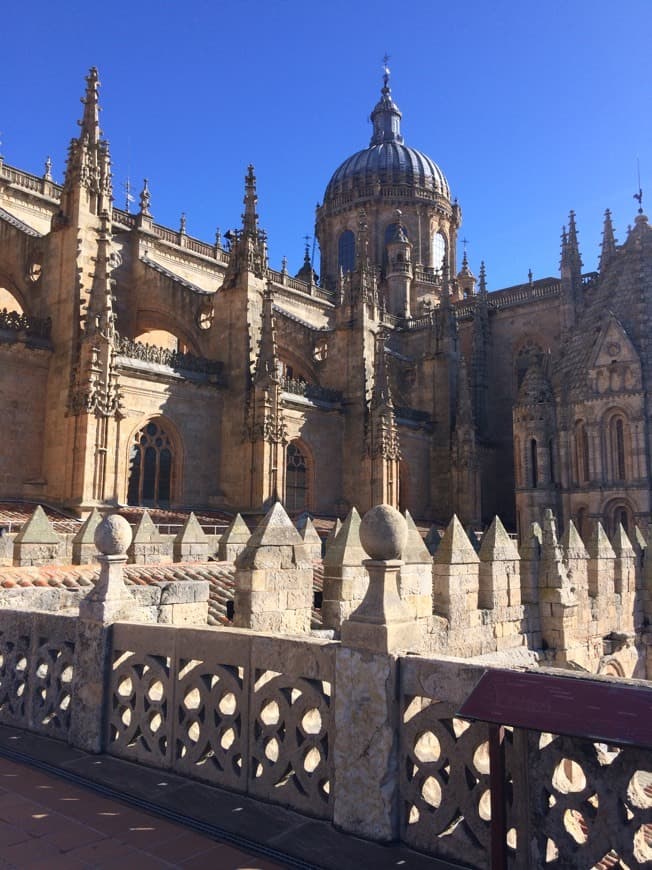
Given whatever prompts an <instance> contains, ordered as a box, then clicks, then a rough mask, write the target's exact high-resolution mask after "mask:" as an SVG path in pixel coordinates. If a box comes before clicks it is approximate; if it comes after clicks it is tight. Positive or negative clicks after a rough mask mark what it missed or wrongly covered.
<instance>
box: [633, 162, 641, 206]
mask: <svg viewBox="0 0 652 870" xmlns="http://www.w3.org/2000/svg"><path fill="white" fill-rule="evenodd" d="M636 173H637V176H638V193H635V194H634V199H635V200H637V201H638V213H639V214H643V188H642V187H641V161H640V160H639V159H638V157H637V158H636Z"/></svg>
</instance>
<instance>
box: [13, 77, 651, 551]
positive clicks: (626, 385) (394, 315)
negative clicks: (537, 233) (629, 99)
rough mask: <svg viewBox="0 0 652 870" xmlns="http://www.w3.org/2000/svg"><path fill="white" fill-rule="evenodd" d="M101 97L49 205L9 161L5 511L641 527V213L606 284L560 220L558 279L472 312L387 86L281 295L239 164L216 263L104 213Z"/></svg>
mask: <svg viewBox="0 0 652 870" xmlns="http://www.w3.org/2000/svg"><path fill="white" fill-rule="evenodd" d="M98 88H99V80H98V74H97V71H96V70H95V69H92V70H91V71H90V73H89V75H88V77H87V87H86V93H85V97H84V100H83V103H84V111H83V118H82V120H81V122H80V130H79V134H78V136H77V137H76V138H73V139H72V141H71V143H70V147H69V152H68V160H67V166H66V171H65V178H64V182H63V185H59V184H57V183H55V182H54V180H53V178H52V175H51V172H50V165H49V162H48V164H46V168H45V173H44V174H43V175H42V176H37V175H33V174H30V173H28V172H25V171H22V170H20V169H18V168H15V167H12V166H9V165H7V164H5V163H3V162H2V161H1V159H0V407H1V408H2V418H3V449H2V451H1V452H0V497H17V498H31V499H37V500H40V501H47V502H50V503H53V504H60V505H63V506H65V507H67V508H69V509H72V510H74V511H76V512H77V513H79V514H85V513H87V512H88V511H89V510H91V509H92V508H93V507H96V506H99V507H109V506H115V505H123V504H142V505H148V506H160V507H167V506H172V507H174V506H184V507H194V508H200V507H204V508H207V507H215V508H225V509H229V510H240V511H243V510H244V511H257V510H260V509H261V508H263V507H265V506H268V505H269V504H270V503H271V502H273V501H275V500H277V499H280V500H282V501H283V502H284V504H285V506H286V508H287V509H288V511H290V512H291V513H292V512H294V513H297V512H300V511H303V510H306V509H307V510H310V511H312V512H315V513H321V514H330V515H335V514H338V515H340V516H343V515H344V514H345V513H346V512H347V510H348V509H349V507H350V506H353V505H355V506H356V507H357V508H358V509H359V510H366V509H368V508H369V507H371V506H372V505H374V504H378V503H381V502H386V503H389V504H392V505H395V506H397V507H400V508H401V509H406V508H407V509H409V510H410V512H411V513H412V514H413V515H414V516H415V517H418V518H422V519H424V520H429V521H435V522H437V521H439V522H441V523H445V522H447V521H448V520H449V518H450V516H451V514H452V513H454V512H455V513H457V515H458V516H459V517H460V518H461V520H462V522H463V523H465V524H466V525H472V526H474V527H481V526H483V525H486V524H487V523H488V521H490V518H491V517H492V516H493V515H494V514H499V515H500V516H501V517H502V518H503V520H504V522H505V524H506V525H508V526H512V527H513V528H518V529H520V530H524V529H526V528H528V527H529V524H530V523H531V522H532V521H534V520H537V521H540V520H541V518H542V516H543V514H544V511H545V510H546V509H547V508H552V509H553V511H554V512H555V513H556V514H557V516H558V517H559V518H560V520H561V523H562V525H563V524H564V523H565V522H567V520H568V519H570V518H572V519H574V521H575V522H576V525H577V526H578V528H579V529H580V531H581V533H582V534H583V535H585V536H586V535H588V534H589V532H590V528H591V524H592V523H594V522H595V521H596V520H598V519H599V520H600V521H602V522H603V524H604V525H605V527H606V528H607V529H608V530H609V531H610V532H612V533H614V532H615V531H616V529H617V527H618V524H619V523H622V524H623V525H624V526H625V528H626V529H627V530H628V531H629V532H630V533H631V532H633V530H634V526H635V525H639V526H646V525H647V521H648V517H649V513H650V456H651V451H652V441H651V439H652V425H651V424H652V420H651V415H652V402H650V401H648V391H649V389H650V384H651V379H652V337H651V334H650V318H651V316H652V230H651V229H650V227H649V225H648V222H647V218H646V217H645V215H644V214H643V213H642V212H641V211H639V214H638V215H637V216H636V218H635V222H634V225H633V227H632V228H630V229H629V230H628V233H627V236H626V238H625V241H624V242H623V243H622V244H618V243H617V242H616V239H615V237H614V230H613V227H612V224H611V219H610V216H609V213H608V212H607V215H606V218H605V226H604V236H603V243H602V253H601V257H600V264H599V271H598V272H595V273H589V274H585V273H583V271H582V261H581V257H580V251H579V246H578V237H577V229H576V225H575V217H574V215H573V214H572V213H571V217H570V221H569V224H568V226H567V229H566V230H565V231H564V234H563V239H562V257H561V276H560V277H559V278H548V279H543V280H536V281H533V280H530V281H529V282H528V283H526V284H522V285H518V286H514V287H510V288H507V289H504V290H498V291H494V292H488V289H487V281H486V276H485V273H484V267H482V268H481V270H480V273H479V275H478V277H477V279H476V277H475V276H474V275H473V274H472V272H471V270H470V268H469V264H468V261H467V258H466V255H465V256H464V257H463V259H462V262H461V263H459V264H458V262H457V253H456V252H457V248H458V232H459V229H460V225H461V222H462V212H461V208H460V206H459V205H458V203H457V201H456V200H455V199H454V198H453V197H452V195H451V192H450V189H449V185H448V182H447V180H446V178H445V176H444V174H443V172H442V171H441V169H440V168H439V167H438V166H437V165H436V164H435V163H434V162H433V161H432V160H431V159H430V158H429V157H427V156H426V155H425V154H423V153H421V152H420V151H417V150H415V149H414V148H412V147H410V146H408V145H406V144H405V142H404V140H403V136H402V134H401V112H400V110H399V109H398V107H397V105H396V103H395V102H394V101H393V98H392V95H391V91H390V86H389V77H388V74H386V75H385V78H384V82H383V87H382V90H381V96H380V100H379V101H378V103H377V104H376V106H375V107H374V109H373V112H372V115H371V121H372V124H373V133H372V138H371V142H370V144H369V146H368V147H366V148H363V149H362V150H360V151H359V152H358V153H356V154H354V155H353V156H352V157H349V158H348V159H347V160H345V161H344V162H343V163H342V164H341V166H340V167H339V168H338V169H336V171H335V172H334V174H333V176H332V178H331V180H330V182H329V184H328V186H327V188H326V191H325V193H324V195H323V201H322V203H321V204H320V205H319V206H318V208H317V214H316V229H315V233H316V237H317V239H318V242H319V246H320V251H321V275H320V276H317V274H316V273H315V271H314V268H313V264H312V263H311V261H310V257H309V255H308V252H306V257H305V262H304V265H303V267H302V268H301V270H300V271H299V273H298V274H297V275H296V276H292V275H290V274H288V271H287V268H286V266H285V265H283V266H282V268H281V269H280V271H277V270H275V269H273V268H272V267H271V266H270V264H269V262H268V257H267V245H266V235H265V232H264V231H263V229H262V228H261V226H260V224H259V219H258V215H257V210H256V209H257V195H256V178H255V174H254V170H253V167H251V166H250V167H249V169H248V171H247V174H246V178H245V189H244V212H243V215H242V221H241V223H240V226H239V227H238V228H237V229H234V230H231V231H229V232H228V233H226V234H225V237H224V238H222V237H221V236H220V235H219V234H218V236H217V237H216V239H215V240H214V242H212V243H206V242H203V241H200V240H198V239H195V238H192V237H191V236H189V235H188V234H187V232H186V227H185V219H182V222H181V226H180V227H179V228H178V229H171V228H168V227H165V226H162V225H160V224H158V223H157V222H156V221H155V219H154V216H153V205H152V202H151V197H150V193H149V190H148V186H147V183H145V185H144V187H143V190H142V192H141V195H140V203H139V209H138V211H137V213H129V212H128V211H124V210H121V209H119V208H116V207H115V205H114V198H113V195H112V173H111V161H110V151H109V144H108V142H107V141H106V140H105V139H104V138H103V135H102V132H101V131H100V127H99V105H98ZM553 254H554V252H551V256H552V255H553ZM493 256H496V255H495V254H493Z"/></svg>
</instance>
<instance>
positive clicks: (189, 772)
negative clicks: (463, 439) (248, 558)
mask: <svg viewBox="0 0 652 870" xmlns="http://www.w3.org/2000/svg"><path fill="white" fill-rule="evenodd" d="M87 632H88V623H87V621H86V620H85V619H82V618H74V617H70V616H61V615H55V614H42V613H25V612H16V611H10V610H0V656H2V669H1V671H0V688H1V693H0V722H2V723H3V724H10V725H12V726H15V727H21V728H25V729H28V730H32V731H36V732H38V733H42V734H46V735H49V736H52V737H56V738H59V739H63V740H68V741H69V742H71V743H72V744H73V745H77V746H80V747H81V748H84V749H87V748H88V746H89V744H93V743H94V744H95V751H99V752H107V753H109V754H113V755H117V756H120V757H122V758H126V759H129V760H132V761H134V762H138V763H144V764H147V765H148V766H149V767H155V768H160V769H162V770H173V771H174V772H176V773H178V774H181V775H184V776H188V777H190V778H193V779H197V780H199V781H204V782H209V783H211V784H214V785H218V786H221V787H225V788H228V789H232V790H234V791H236V792H240V793H243V794H248V795H250V796H252V797H254V798H259V799H262V800H266V801H270V802H273V803H278V804H281V805H283V806H287V807H291V808H292V809H294V810H295V811H297V812H299V813H303V814H305V815H309V816H316V817H318V818H322V819H326V820H331V821H334V822H335V824H337V825H338V826H339V827H340V828H341V829H343V830H345V831H350V832H351V833H355V834H357V835H358V836H363V837H367V838H370V839H375V840H380V841H386V840H391V839H401V840H403V841H404V842H405V843H406V844H408V845H410V846H412V847H414V848H417V849H419V850H421V851H425V852H427V853H428V854H431V855H433V856H437V857H441V858H445V859H448V860H451V861H456V862H460V863H463V864H465V865H466V866H469V867H477V868H481V867H487V866H488V854H489V849H490V842H491V837H492V828H491V826H492V822H491V819H490V802H491V771H492V767H491V765H492V762H491V760H490V754H489V732H488V727H489V726H488V725H487V724H486V723H484V722H481V721H479V722H470V721H468V720H465V719H463V718H460V717H459V715H458V711H459V708H460V706H461V705H462V704H463V703H464V701H465V700H466V699H467V697H468V696H469V694H470V693H471V691H472V690H473V689H474V688H475V686H476V685H477V683H478V681H479V679H480V677H481V676H482V674H483V673H485V672H486V668H485V667H482V666H479V665H474V664H469V663H468V662H465V661H463V660H459V659H450V658H449V659H427V658H423V657H418V656H392V655H378V654H373V653H368V652H365V651H363V650H358V649H355V648H353V647H350V646H347V645H346V644H343V643H341V642H339V641H324V640H318V639H314V638H304V639H299V638H287V637H278V636H274V635H271V634H264V633H257V632H252V631H247V630H242V629H208V628H203V629H202V628H172V627H169V626H157V625H143V624H134V623H129V622H117V623H114V624H112V625H111V626H109V628H108V630H107V631H105V632H103V633H102V634H100V635H99V637H101V638H103V640H102V643H103V644H104V645H105V648H104V651H105V653H106V660H107V663H108V666H107V667H106V668H105V669H104V670H102V669H100V670H99V671H95V672H94V671H93V665H92V663H91V664H89V658H88V655H87V654H86V644H87V642H88V633H87ZM102 674H103V676H100V675H102ZM567 679H568V680H569V684H572V682H573V681H578V680H579V681H582V682H583V683H591V682H592V678H590V677H585V676H578V675H568V677H567ZM607 681H608V682H609V685H611V686H612V687H613V691H614V693H617V692H618V690H619V687H628V686H636V687H638V688H640V689H642V690H643V691H646V692H648V693H649V694H650V702H651V703H652V687H650V686H649V685H646V684H642V683H640V682H636V681H621V680H613V679H612V680H607ZM593 682H595V681H593ZM601 682H602V683H603V684H604V682H605V678H602V681H601ZM82 686H83V687H84V688H85V690H88V688H89V686H90V688H91V689H92V691H93V696H94V697H96V698H97V702H98V705H99V708H98V709H97V711H96V712H97V715H96V716H95V717H94V718H92V719H89V718H88V717H87V716H85V715H84V705H83V703H81V699H80V698H78V693H79V692H80V691H81V689H82ZM614 699H617V694H614ZM615 703H617V700H615ZM94 729H96V731H97V733H93V730H94ZM369 746H373V747H374V750H373V752H371V753H369V752H368V751H367V752H364V751H362V750H364V747H367V750H368V748H369ZM505 752H506V770H507V772H508V773H507V776H508V777H509V788H508V793H509V794H510V796H511V797H510V799H509V800H508V802H507V805H506V813H507V832H508V833H507V843H508V855H509V859H510V866H514V867H517V868H528V870H529V868H531V867H538V866H542V865H543V864H544V863H545V858H544V856H548V860H552V861H553V864H552V865H551V866H557V861H556V856H557V857H559V860H560V862H561V863H559V866H576V867H580V866H582V867H590V866H594V865H595V864H597V863H598V862H599V861H600V860H601V859H602V858H603V857H604V856H605V855H607V854H611V855H613V853H614V852H615V853H616V854H617V856H618V857H619V858H620V859H621V860H622V861H624V862H625V863H626V864H627V865H628V866H630V867H634V866H642V865H643V864H644V863H645V862H646V861H647V860H648V859H649V857H650V856H649V846H647V845H646V843H645V832H646V825H647V826H648V828H647V830H648V831H649V805H650V799H649V788H650V783H652V764H651V756H650V752H649V750H644V749H639V748H636V747H632V746H623V747H620V748H617V747H615V746H609V747H606V746H604V745H601V744H596V743H593V742H591V741H590V740H584V739H578V738H570V737H562V736H557V735H554V734H539V733H536V732H527V731H523V730H520V729H517V728H514V729H507V730H506V732H505ZM506 785H507V784H506V783H505V786H506ZM646 795H647V796H646ZM543 796H545V798H546V799H545V800H543V799H542V797H543ZM548 796H553V797H554V801H552V800H549V797H548ZM583 796H585V797H583ZM624 819H627V823H626V824H625V823H623V822H622V821H621V820H624Z"/></svg>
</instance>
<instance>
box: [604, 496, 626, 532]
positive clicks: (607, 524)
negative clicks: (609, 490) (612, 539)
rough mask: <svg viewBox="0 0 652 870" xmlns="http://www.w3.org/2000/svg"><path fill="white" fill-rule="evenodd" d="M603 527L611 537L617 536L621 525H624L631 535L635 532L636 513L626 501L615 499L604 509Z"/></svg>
mask: <svg viewBox="0 0 652 870" xmlns="http://www.w3.org/2000/svg"><path fill="white" fill-rule="evenodd" d="M603 525H604V528H605V529H606V530H607V534H609V535H611V536H613V535H615V534H616V531H617V530H618V526H619V525H622V527H623V528H624V529H625V532H626V533H627V534H628V535H629V534H630V533H631V532H633V530H634V513H633V511H632V508H631V505H630V504H629V503H628V502H626V501H625V500H624V499H614V501H612V502H609V504H607V505H605V507H604V512H603Z"/></svg>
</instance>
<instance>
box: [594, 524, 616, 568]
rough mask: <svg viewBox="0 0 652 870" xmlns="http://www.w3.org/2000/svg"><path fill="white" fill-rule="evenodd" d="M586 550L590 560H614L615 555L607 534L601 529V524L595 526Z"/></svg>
mask: <svg viewBox="0 0 652 870" xmlns="http://www.w3.org/2000/svg"><path fill="white" fill-rule="evenodd" d="M587 550H588V551H589V556H590V558H591V559H615V557H616V554H615V553H614V551H613V547H612V546H611V544H610V543H609V538H608V537H607V533H606V532H605V530H604V529H603V528H602V523H600V522H597V523H596V524H595V528H594V529H593V534H592V535H591V539H590V541H589V544H588V547H587Z"/></svg>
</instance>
